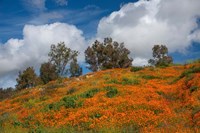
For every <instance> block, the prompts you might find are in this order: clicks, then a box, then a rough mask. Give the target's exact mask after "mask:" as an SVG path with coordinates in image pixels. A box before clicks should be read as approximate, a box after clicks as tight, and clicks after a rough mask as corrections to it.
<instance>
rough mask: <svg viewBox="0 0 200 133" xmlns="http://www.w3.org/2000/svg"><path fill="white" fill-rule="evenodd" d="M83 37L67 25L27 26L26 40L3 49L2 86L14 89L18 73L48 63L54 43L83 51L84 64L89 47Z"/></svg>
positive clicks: (0, 59)
mask: <svg viewBox="0 0 200 133" xmlns="http://www.w3.org/2000/svg"><path fill="white" fill-rule="evenodd" d="M82 34H83V33H82V31H80V30H79V29H77V28H76V27H75V26H73V25H69V24H66V23H53V24H46V25H40V26H34V25H26V26H25V27H24V30H23V39H10V40H8V41H7V42H6V43H5V44H3V45H1V46H0V62H1V69H0V79H1V80H0V86H3V87H7V86H10V85H12V86H13V83H15V82H13V81H14V80H15V78H16V74H17V73H18V71H19V70H23V69H25V68H26V67H28V66H34V67H35V68H38V67H39V66H40V64H41V63H43V62H44V61H47V60H48V56H47V55H48V52H49V51H50V45H51V44H57V43H59V42H62V41H64V42H65V44H66V46H67V47H70V48H71V49H73V50H78V51H80V52H81V55H80V58H79V60H80V61H83V57H84V56H83V50H85V48H86V45H85V38H84V37H83V35H82ZM8 75H10V76H8ZM8 77H9V78H11V79H10V80H8ZM6 85H7V86H6Z"/></svg>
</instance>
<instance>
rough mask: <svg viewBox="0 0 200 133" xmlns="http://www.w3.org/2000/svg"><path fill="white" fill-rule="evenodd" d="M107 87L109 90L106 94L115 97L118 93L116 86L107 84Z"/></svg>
mask: <svg viewBox="0 0 200 133" xmlns="http://www.w3.org/2000/svg"><path fill="white" fill-rule="evenodd" d="M105 89H106V90H107V93H106V96H107V97H109V98H113V97H115V96H116V95H117V94H118V90H117V88H115V87H112V86H107V87H105Z"/></svg>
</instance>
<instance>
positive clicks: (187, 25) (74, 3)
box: [0, 0, 200, 87]
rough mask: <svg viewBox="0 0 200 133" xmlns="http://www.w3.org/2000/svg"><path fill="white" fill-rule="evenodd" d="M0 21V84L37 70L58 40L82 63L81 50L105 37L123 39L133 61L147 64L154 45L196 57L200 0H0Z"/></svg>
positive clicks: (199, 54) (178, 57) (179, 59)
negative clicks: (27, 70)
mask: <svg viewBox="0 0 200 133" xmlns="http://www.w3.org/2000/svg"><path fill="white" fill-rule="evenodd" d="M0 20H1V21H0V64H1V68H0V87H8V86H14V85H15V83H16V82H15V79H16V77H17V73H18V71H22V70H24V69H25V68H26V67H28V66H33V67H34V68H35V69H36V71H38V69H39V67H40V64H41V63H42V62H44V61H47V59H48V57H47V54H48V51H49V47H50V45H51V44H56V43H59V42H61V41H64V42H65V43H66V45H67V47H70V48H72V49H75V50H78V51H79V52H80V56H79V62H80V63H81V64H82V65H83V66H84V65H85V64H84V50H85V49H86V48H87V47H88V46H89V45H91V43H92V42H93V41H94V40H95V39H99V40H102V39H103V38H105V37H112V38H113V39H114V40H116V41H118V42H124V43H125V46H126V47H127V48H128V49H130V50H131V56H132V58H133V59H134V61H133V65H146V64H147V61H148V59H149V58H151V54H152V51H151V48H152V47H153V45H154V44H165V45H167V47H168V48H169V53H170V55H172V56H173V58H174V62H175V63H185V62H186V61H187V60H193V59H197V58H200V1H199V0H191V1H188V0H173V1H170V0H169V1H166V0H139V1H138V0H109V1H108V0H0ZM84 71H85V72H87V70H86V69H84Z"/></svg>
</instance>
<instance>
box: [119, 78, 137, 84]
mask: <svg viewBox="0 0 200 133" xmlns="http://www.w3.org/2000/svg"><path fill="white" fill-rule="evenodd" d="M139 83H140V82H139V80H137V79H128V78H122V85H138V84H139Z"/></svg>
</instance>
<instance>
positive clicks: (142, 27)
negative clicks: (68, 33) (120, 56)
mask: <svg viewBox="0 0 200 133" xmlns="http://www.w3.org/2000/svg"><path fill="white" fill-rule="evenodd" d="M198 17H200V1H199V0H190V1H188V0H151V1H149V0H139V1H138V2H136V3H128V4H126V5H123V6H122V7H121V9H120V10H119V11H116V12H113V13H111V14H110V15H109V16H107V17H104V18H102V19H101V21H100V22H99V25H98V29H97V38H104V37H112V38H113V39H114V40H117V41H120V42H125V45H126V47H127V48H129V49H130V50H131V52H132V57H133V58H135V61H134V64H142V65H143V64H145V62H146V63H147V60H148V59H149V58H150V57H151V53H152V50H151V49H152V47H153V45H155V44H165V45H167V47H168V48H169V52H175V51H179V52H184V51H185V50H186V48H187V47H188V46H189V45H191V43H192V42H193V41H197V42H200V32H199V28H198V23H197V19H198Z"/></svg>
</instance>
